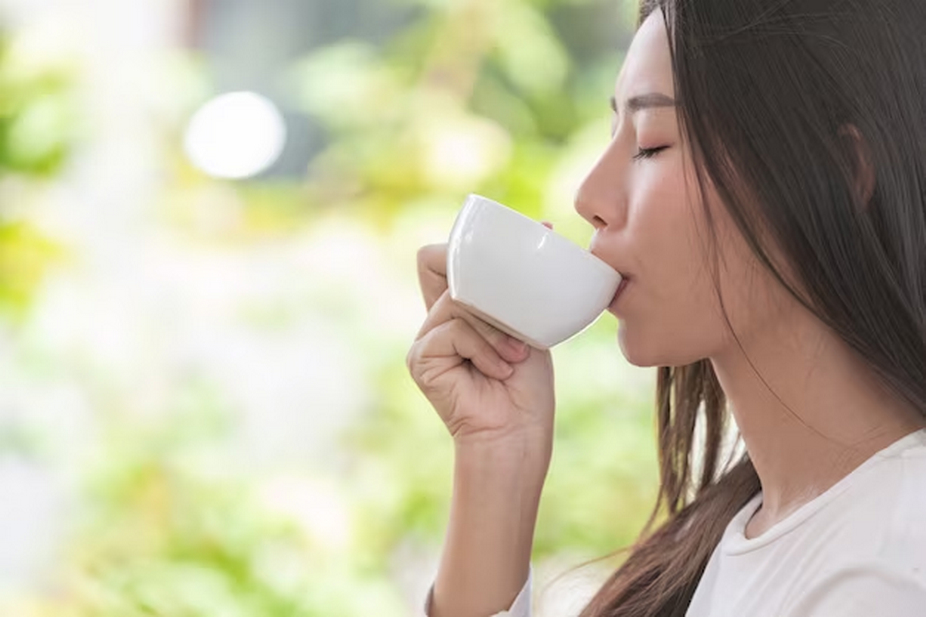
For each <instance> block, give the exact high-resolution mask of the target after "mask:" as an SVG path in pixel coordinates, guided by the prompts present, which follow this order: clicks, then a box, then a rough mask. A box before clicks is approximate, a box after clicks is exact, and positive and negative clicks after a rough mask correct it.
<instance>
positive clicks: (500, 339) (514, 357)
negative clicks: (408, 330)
mask: <svg viewBox="0 0 926 617" xmlns="http://www.w3.org/2000/svg"><path fill="white" fill-rule="evenodd" d="M452 319H462V320H463V321H465V322H466V323H467V324H469V325H470V327H472V328H473V330H475V331H476V332H477V333H478V334H479V335H480V336H482V337H483V338H484V339H485V340H486V341H487V342H488V344H489V345H491V346H492V348H493V349H494V350H495V351H496V353H498V354H499V355H501V356H502V357H503V358H505V360H507V361H508V362H520V361H521V360H524V359H525V358H526V357H527V356H528V355H529V354H528V349H527V345H525V344H524V343H522V342H521V341H518V340H517V339H515V338H513V337H511V336H508V335H507V334H505V333H504V332H502V331H501V330H499V329H498V328H496V327H495V326H493V325H491V324H488V323H486V322H485V321H483V320H482V319H480V318H478V317H476V316H475V315H473V314H472V313H471V312H469V311H468V310H467V309H466V307H465V306H462V305H460V304H458V303H456V302H454V301H453V298H451V297H450V292H449V291H444V293H443V294H442V295H441V297H440V298H438V300H437V302H435V303H434V305H433V307H432V308H431V310H430V312H429V313H428V316H427V317H426V318H425V320H424V323H423V324H422V326H421V329H420V330H419V331H418V334H417V336H416V337H415V340H418V339H420V338H421V337H423V336H425V335H426V334H427V333H428V332H430V331H431V330H432V329H434V328H436V327H438V326H439V325H441V324H442V323H444V322H447V321H450V320H452Z"/></svg>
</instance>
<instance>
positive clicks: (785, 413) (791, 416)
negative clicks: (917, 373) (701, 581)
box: [711, 307, 926, 524]
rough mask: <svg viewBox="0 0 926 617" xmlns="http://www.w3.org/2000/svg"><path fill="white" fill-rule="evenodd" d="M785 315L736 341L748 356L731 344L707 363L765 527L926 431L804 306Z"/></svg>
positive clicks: (914, 414) (913, 413) (921, 421)
mask: <svg viewBox="0 0 926 617" xmlns="http://www.w3.org/2000/svg"><path fill="white" fill-rule="evenodd" d="M792 313H793V314H790V315H788V318H787V319H781V320H779V321H778V322H777V324H775V325H773V326H771V327H768V328H766V329H764V330H763V331H762V332H760V333H752V334H751V335H750V336H748V337H746V338H742V337H741V341H742V342H743V347H744V349H745V351H746V353H747V354H748V359H747V357H746V356H745V355H744V354H743V352H742V350H740V348H739V346H738V345H736V342H735V341H734V342H733V345H732V346H731V348H730V349H729V350H727V351H725V352H724V353H721V354H717V355H716V356H712V357H711V362H712V364H713V367H714V371H715V373H716V374H717V378H718V380H719V382H720V385H721V387H722V388H723V390H724V393H725V394H726V397H727V401H728V404H729V405H730V407H731V410H732V413H733V416H734V418H735V420H736V423H737V426H738V428H739V430H740V434H741V435H742V436H743V441H744V442H745V445H746V449H747V451H748V452H749V456H750V458H751V459H752V462H753V464H754V465H755V468H756V472H757V473H758V475H759V480H760V482H761V485H762V502H763V503H762V514H763V517H764V520H765V521H766V522H768V523H769V524H773V523H774V522H777V521H778V520H780V519H782V518H784V517H785V516H787V515H788V514H789V513H790V512H792V511H793V510H795V509H797V508H798V507H800V506H801V505H803V504H804V503H806V502H807V501H810V500H811V499H813V498H814V497H815V496H817V495H819V494H820V493H822V492H824V491H825V490H826V489H828V488H829V487H831V486H832V485H833V484H835V483H836V482H838V481H839V480H840V479H841V478H843V477H845V476H846V475H847V474H848V473H849V472H851V471H852V470H853V469H855V468H856V467H858V466H859V465H860V464H861V463H862V462H864V461H865V460H866V459H868V458H870V457H871V456H872V455H873V454H874V453H876V452H877V451H879V450H881V449H882V448H884V447H886V446H887V445H890V444H891V443H893V442H894V441H896V440H897V439H900V438H901V437H903V436H904V435H907V434H909V433H911V432H913V431H914V430H916V429H918V428H921V427H923V426H924V425H926V419H924V417H923V415H922V414H920V413H918V412H916V411H915V410H914V409H913V408H912V407H911V406H910V405H908V404H907V403H906V402H904V401H901V400H899V399H898V398H897V397H896V396H895V395H893V394H892V393H890V392H889V391H887V389H886V388H884V387H883V386H882V385H881V384H880V383H878V382H877V381H876V379H875V378H874V375H873V373H872V372H871V370H870V369H869V368H868V367H867V366H865V364H864V363H863V362H862V361H861V359H860V358H858V356H857V354H855V353H854V351H853V350H851V349H850V348H849V347H848V346H846V345H845V343H843V342H842V340H841V339H839V337H838V336H836V335H835V334H834V333H833V332H832V331H831V330H829V329H828V328H827V327H826V326H824V325H823V324H822V323H820V322H819V320H817V319H816V318H815V317H814V316H813V315H811V314H810V313H809V312H807V311H806V309H804V308H803V307H799V308H795V309H793V311H792ZM750 361H751V363H752V366H754V367H755V371H754V370H753V368H752V367H751V366H750ZM756 372H758V374H759V375H756ZM760 376H761V377H760ZM763 380H764V382H765V383H763ZM765 384H768V385H767V386H766V385H765ZM789 408H790V410H789Z"/></svg>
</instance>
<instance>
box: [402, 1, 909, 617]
mask: <svg viewBox="0 0 926 617" xmlns="http://www.w3.org/2000/svg"><path fill="white" fill-rule="evenodd" d="M923 32H926V4H923V3H922V2H918V1H911V0H791V1H789V0H687V1H686V0H647V1H645V2H644V3H643V6H642V9H641V14H640V25H639V28H638V31H637V33H636V36H635V37H634V40H633V43H632V45H631V47H630V49H629V50H628V53H627V56H626V60H625V62H624V65H623V68H622V70H621V74H620V76H619V78H618V80H617V84H616V87H615V90H614V102H615V103H616V104H615V105H614V108H615V115H614V123H613V136H612V140H611V142H610V144H609V146H608V147H607V149H606V150H605V152H604V153H603V155H602V156H601V158H600V160H599V161H598V163H597V164H596V166H595V167H594V169H592V171H591V172H590V174H589V175H588V177H587V178H586V180H585V182H584V183H583V185H582V187H581V189H580V190H579V192H578V195H577V198H576V204H575V205H576V210H577V211H578V212H579V214H580V215H581V216H582V217H584V218H585V219H586V220H588V221H589V222H590V223H591V224H592V225H593V226H594V227H595V234H594V238H593V241H592V247H591V250H592V252H593V253H595V254H596V255H598V256H599V257H600V258H602V259H603V260H605V261H606V262H608V263H609V264H611V265H612V266H613V267H614V268H615V269H616V270H618V271H620V272H621V273H623V274H625V275H626V276H627V277H628V278H629V279H630V283H629V285H628V286H627V288H626V290H625V291H624V293H622V294H621V295H620V296H619V297H618V299H617V301H616V302H615V303H614V304H613V305H612V309H611V310H612V312H613V313H615V315H616V316H617V317H619V335H618V338H619V343H620V348H621V351H622V352H623V354H624V355H625V356H626V358H627V359H628V360H629V361H630V362H631V363H633V364H635V365H639V366H657V367H659V368H658V386H657V413H658V427H659V430H658V446H659V453H660V469H661V488H660V498H659V500H658V503H657V504H656V508H655V510H654V512H653V515H654V516H653V517H652V518H651V519H650V523H651V524H650V525H648V528H647V529H646V530H644V532H643V534H641V536H640V539H639V540H638V542H637V543H636V544H635V545H634V546H633V547H631V548H630V553H629V556H628V558H627V560H626V561H625V562H624V563H623V564H622V565H621V567H620V568H619V569H618V570H617V571H616V572H615V573H614V574H613V575H612V576H611V577H610V578H609V579H608V580H607V581H606V582H605V584H604V585H603V587H602V588H601V590H600V591H599V592H598V593H597V595H595V597H594V598H593V599H592V600H591V602H590V603H589V604H588V605H587V606H586V608H585V610H584V611H583V612H582V616H583V617H592V616H604V615H607V616H612V617H616V616H621V617H624V616H639V617H642V616H648V617H652V616H664V615H668V616H676V615H677V616H683V615H687V616H689V617H720V616H727V615H729V616H750V617H763V616H768V617H785V616H793V617H798V616H827V615H838V616H841V617H846V616H849V617H853V616H862V615H874V614H877V615H881V616H891V617H913V616H915V615H917V616H922V615H926V429H924V426H926V37H924V36H923ZM444 257H445V252H444V247H443V246H442V245H436V246H429V247H425V248H423V249H422V250H421V251H420V252H419V272H420V278H421V284H422V290H423V294H424V297H425V302H426V305H427V307H428V310H429V313H428V316H427V319H426V320H425V323H424V325H423V326H422V328H421V331H420V332H419V334H418V336H417V338H416V340H415V343H414V345H413V346H412V348H411V350H410V351H409V354H408V358H407V361H408V366H409V370H410V372H411V374H412V376H413V378H414V379H415V381H416V383H417V384H418V386H419V387H420V388H421V390H422V391H423V393H424V394H425V395H426V396H427V397H428V399H429V400H430V402H431V403H432V405H433V406H434V408H435V409H436V410H437V412H438V413H439V414H440V416H441V418H442V419H443V420H444V422H445V423H446V424H447V427H448V429H449V431H450V433H451V434H452V435H453V439H454V444H455V454H456V459H455V472H454V490H453V502H452V505H451V517H450V523H449V528H448V531H447V537H446V542H445V546H444V552H443V555H442V559H441V562H440V567H439V571H438V574H437V579H436V581H435V585H434V587H433V588H432V595H430V596H429V603H428V607H427V610H428V611H429V614H430V615H431V616H432V617H454V616H457V615H460V616H463V615H466V616H473V617H477V616H482V615H485V616H489V615H492V614H495V613H498V612H499V611H502V610H504V609H510V614H511V615H516V616H520V617H524V616H526V615H528V614H529V606H528V604H529V600H530V583H531V580H530V576H529V575H530V566H529V560H530V551H531V543H532V537H533V529H534V524H535V520H536V513H537V505H538V502H539V499H540V494H541V489H542V486H543V482H544V478H545V476H546V472H547V468H548V464H549V460H550V455H551V449H552V433H553V428H552V426H553V411H554V393H553V390H552V387H553V386H552V384H553V376H552V364H551V360H550V354H549V353H548V352H541V351H538V350H536V349H525V348H524V347H523V346H519V345H517V344H513V342H512V340H510V339H509V338H508V337H507V336H506V335H503V334H502V333H500V332H498V331H496V330H494V329H493V328H491V327H490V326H488V325H486V324H485V323H482V322H481V321H479V320H478V319H476V318H474V317H473V316H472V315H470V314H468V313H466V311H465V310H463V309H462V308H461V307H459V306H456V305H454V304H453V302H452V301H451V300H450V298H449V296H448V294H447V292H446V281H445V280H444V277H443V272H444V270H443V260H444ZM730 414H732V417H733V419H734V420H735V422H736V426H737V427H738V430H739V434H740V436H741V437H742V440H743V443H744V445H745V454H744V455H743V456H742V457H741V458H740V459H739V460H734V461H724V460H721V459H722V457H721V455H720V449H721V448H720V446H721V442H722V438H723V436H724V434H725V430H726V429H725V423H726V421H727V420H728V418H729V415H730ZM696 422H697V423H699V424H700V423H703V427H704V429H705V430H704V434H705V435H706V438H705V443H704V444H703V446H704V447H703V448H699V451H701V452H702V453H703V454H702V457H701V459H700V460H699V461H697V462H695V461H692V460H691V453H692V448H693V445H694V440H695V438H694V435H695V430H694V429H695V424H696ZM660 514H662V515H664V516H659V515H660ZM657 517H658V518H659V519H660V520H661V523H660V526H658V527H657V528H656V529H652V523H653V521H654V520H656V519H657ZM502 614H506V613H502Z"/></svg>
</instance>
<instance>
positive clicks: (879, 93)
mask: <svg viewBox="0 0 926 617" xmlns="http://www.w3.org/2000/svg"><path fill="white" fill-rule="evenodd" d="M656 9H661V10H662V12H663V17H664V20H665V23H666V29H667V31H668V33H669V43H670V50H671V52H672V68H673V73H674V80H675V90H676V96H677V97H678V98H679V100H680V107H679V109H678V112H677V113H678V117H679V122H680V127H681V128H682V131H683V135H684V137H685V140H686V141H687V142H688V145H689V146H690V148H691V154H692V157H693V161H694V163H695V170H696V171H697V174H698V180H699V183H700V186H701V195H702V197H703V196H704V194H705V190H704V187H705V186H706V181H707V180H709V181H710V182H711V183H712V184H713V186H714V187H715V188H716V190H717V191H718V194H719V197H720V199H721V200H722V202H723V205H724V207H725V209H726V211H727V212H728V213H729V215H730V216H731V218H732V220H733V221H734V222H735V223H736V225H737V228H738V229H739V231H740V232H741V233H742V235H743V237H744V238H745V240H746V241H747V243H748V244H749V246H750V247H751V249H752V251H753V252H754V253H755V255H756V257H757V259H758V260H759V262H760V263H761V264H763V265H764V266H765V267H766V268H767V269H768V270H769V271H770V272H771V273H772V274H773V275H774V276H775V278H776V279H777V280H778V282H779V283H781V284H782V285H783V286H784V287H785V288H786V289H787V290H788V291H789V292H790V293H791V294H792V295H793V297H794V298H795V299H796V300H797V301H799V302H800V303H801V304H803V305H804V306H805V307H807V308H808V309H809V310H810V311H812V312H813V314H815V315H816V316H817V318H819V320H820V321H821V322H822V323H823V324H825V325H826V326H828V327H829V328H831V329H832V330H833V331H834V332H835V333H836V334H837V335H838V336H840V337H841V338H842V340H844V341H845V342H846V344H847V345H848V346H849V347H851V349H853V350H854V351H855V352H856V353H857V354H858V356H859V357H860V358H862V359H863V360H864V361H865V362H866V363H867V365H868V367H870V369H871V371H872V372H873V374H874V375H875V376H876V377H877V378H879V380H880V381H881V382H882V383H883V385H884V386H885V387H887V388H888V389H889V390H890V391H892V392H893V393H895V394H896V395H897V396H899V397H900V398H902V399H903V400H905V401H907V402H908V403H909V404H911V405H912V406H913V407H914V408H916V409H919V410H921V411H923V412H924V413H926V36H924V32H926V3H923V2H920V1H911V0H644V1H643V3H642V6H641V10H640V16H639V23H642V22H643V21H644V20H645V19H646V18H647V17H648V16H649V15H650V13H652V12H653V11H654V10H656ZM866 169H868V170H870V171H871V170H873V174H869V175H870V176H873V183H872V182H869V183H867V184H866V183H865V182H860V181H859V178H860V177H862V176H863V175H864V173H863V172H864V170H866ZM866 186H867V188H866ZM702 201H703V203H704V208H705V214H706V217H707V220H708V222H709V223H710V222H711V215H710V211H709V210H708V209H707V203H706V201H704V200H702ZM708 227H709V228H710V230H711V240H712V244H710V245H709V246H713V247H714V248H715V250H714V257H715V259H714V268H715V270H714V276H715V288H717V279H716V273H717V269H716V239H715V238H714V232H713V227H712V226H711V225H709V226H708ZM718 297H719V290H718ZM728 324H729V319H728ZM731 329H732V328H731ZM733 334H734V337H735V336H736V333H735V332H734V333H733ZM736 340H737V341H738V340H739V339H736ZM741 347H742V346H741ZM657 408H658V413H657V418H658V446H659V462H660V476H661V486H660V492H659V498H658V500H657V503H656V505H655V508H654V510H653V512H652V515H651V516H650V519H649V522H648V524H647V525H646V528H645V529H644V531H643V532H642V533H641V535H640V537H639V539H638V540H637V542H636V543H635V544H634V545H633V546H632V547H629V549H628V550H629V557H628V558H627V559H626V561H625V562H624V563H623V564H622V565H621V566H620V568H618V569H617V571H616V572H615V573H614V574H613V575H612V576H611V577H610V578H609V579H608V580H607V581H606V583H605V584H604V586H603V587H602V588H601V590H600V591H599V592H598V593H597V594H596V595H595V596H594V597H593V598H592V600H591V601H590V603H589V604H588V605H587V606H586V607H585V609H584V610H583V611H582V613H581V617H604V616H607V617H657V616H658V617H672V616H683V615H684V614H685V611H686V610H687V608H688V605H689V604H690V602H691V597H692V595H693V593H694V590H695V588H696V587H697V585H698V582H699V581H700V579H701V575H702V574H703V572H704V568H705V566H706V565H707V561H708V559H709V557H710V555H711V553H712V551H713V550H714V548H715V547H716V546H717V544H718V542H719V541H720V537H721V535H722V534H723V531H724V529H725V527H726V526H727V524H728V523H729V522H730V520H731V519H732V518H733V516H734V514H735V513H736V512H737V511H738V510H740V509H741V508H742V507H743V506H744V505H745V504H746V503H747V502H748V501H749V500H750V499H751V498H752V497H754V496H755V495H756V494H757V492H758V491H759V489H760V485H759V479H758V477H757V475H756V471H755V468H754V467H753V465H752V462H751V461H750V460H749V457H748V453H747V454H744V455H742V456H741V457H739V458H737V459H733V460H729V461H725V460H721V458H722V456H721V452H722V443H723V440H724V434H725V432H726V424H727V423H728V422H729V411H728V409H727V408H726V404H725V399H724V395H723V391H722V390H721V388H720V385H719V383H718V381H717V377H716V375H715V374H714V371H713V368H712V365H711V364H710V362H709V361H708V360H701V361H699V362H696V363H694V364H692V365H689V366H682V367H660V368H659V369H658V381H657ZM702 423H703V427H704V431H703V433H702V434H703V435H704V441H703V442H702V443H701V444H700V445H701V451H702V452H703V460H702V461H701V464H700V465H697V466H695V465H693V464H692V450H693V447H694V446H695V445H696V444H695V441H696V435H697V433H696V430H695V427H696V424H702ZM657 520H660V524H659V525H658V526H657V527H656V529H655V530H654V529H653V527H654V521H657Z"/></svg>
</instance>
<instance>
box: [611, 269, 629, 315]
mask: <svg viewBox="0 0 926 617" xmlns="http://www.w3.org/2000/svg"><path fill="white" fill-rule="evenodd" d="M629 284H630V277H627V276H623V275H622V276H621V284H620V285H618V286H617V291H615V292H614V297H613V298H612V299H611V304H610V305H608V310H609V311H612V312H613V311H614V309H615V307H616V306H617V303H618V301H619V300H620V298H621V296H623V295H624V290H625V289H626V288H627V285H629Z"/></svg>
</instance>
